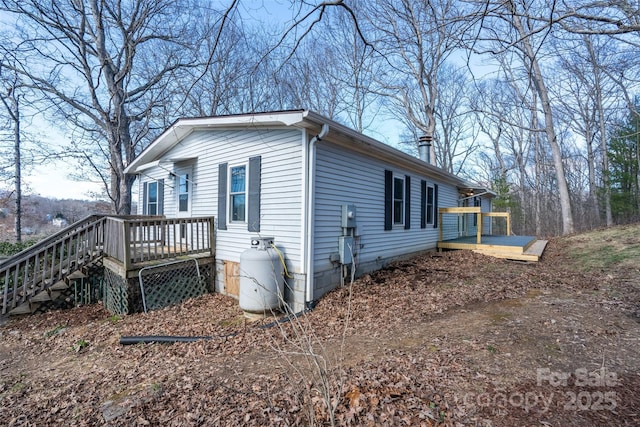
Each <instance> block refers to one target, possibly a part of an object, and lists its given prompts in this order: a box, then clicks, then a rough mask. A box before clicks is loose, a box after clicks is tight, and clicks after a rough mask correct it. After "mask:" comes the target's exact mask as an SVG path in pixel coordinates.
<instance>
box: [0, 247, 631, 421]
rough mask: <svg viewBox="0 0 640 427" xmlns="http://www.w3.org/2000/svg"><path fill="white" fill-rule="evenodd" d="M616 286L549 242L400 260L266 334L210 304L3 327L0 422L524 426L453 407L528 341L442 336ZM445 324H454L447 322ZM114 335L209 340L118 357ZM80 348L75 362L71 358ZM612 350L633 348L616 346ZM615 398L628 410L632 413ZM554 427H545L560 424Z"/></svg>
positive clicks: (500, 327) (207, 299) (84, 311)
mask: <svg viewBox="0 0 640 427" xmlns="http://www.w3.org/2000/svg"><path fill="white" fill-rule="evenodd" d="M608 274H610V273H609V272H608ZM615 277H616V276H615V275H613V276H611V277H607V276H606V275H602V276H598V275H594V274H589V275H587V274H584V273H580V272H577V271H576V270H575V269H572V267H571V264H570V263H569V262H568V261H567V260H566V259H565V258H564V257H563V251H562V248H561V247H560V246H559V244H557V243H555V242H552V243H551V244H550V245H549V246H548V247H547V250H546V252H545V255H544V258H543V260H542V261H541V262H540V263H538V264H521V263H513V262H509V261H504V260H498V259H493V258H489V257H486V256H482V255H478V254H474V253H471V252H464V251H458V252H447V253H443V254H426V255H423V256H420V257H417V258H415V259H412V260H409V261H402V262H398V263H395V264H392V265H389V266H388V267H387V268H385V269H383V270H381V271H378V272H373V273H370V274H366V275H364V276H363V277H361V278H360V279H358V280H357V281H356V282H355V283H354V284H353V285H352V286H353V287H352V289H351V291H352V292H351V293H352V300H351V304H350V305H349V304H347V298H348V297H349V294H350V292H349V291H350V290H349V289H347V288H343V289H337V290H335V291H334V292H331V293H330V294H328V295H326V296H325V297H324V298H323V299H321V300H320V301H319V303H318V305H317V307H316V309H315V310H314V311H312V312H311V313H309V314H307V315H305V316H303V317H301V318H300V319H298V320H299V322H300V323H291V322H290V323H288V324H282V325H279V326H276V327H273V328H268V329H258V328H256V327H255V326H257V325H258V324H259V323H258V324H248V323H247V322H246V321H245V320H244V318H243V316H242V313H241V311H240V310H239V308H238V304H237V301H235V300H233V299H231V298H228V297H224V296H222V295H219V294H215V295H205V296H202V297H200V298H197V299H193V300H189V301H185V302H184V303H183V304H181V305H179V306H175V307H168V308H164V309H161V310H157V311H152V312H149V313H147V314H135V315H130V316H125V317H123V318H114V317H113V316H111V315H110V314H109V313H108V312H106V311H105V310H104V309H103V308H102V307H101V306H100V305H94V306H85V307H79V308H76V309H72V310H67V311H58V312H49V313H45V314H41V315H35V316H30V317H25V318H20V319H12V320H11V321H10V322H9V323H8V324H6V325H4V326H3V327H2V328H0V371H1V372H2V376H1V378H2V379H1V380H0V419H1V420H8V423H9V424H11V423H13V425H25V424H39V425H47V424H73V425H101V424H108V425H114V426H119V425H127V426H128V425H167V426H183V425H187V426H188V425H233V426H236V425H255V426H259V425H293V426H295V425H309V424H313V423H315V424H319V425H323V424H328V423H330V420H331V419H332V417H334V418H333V419H334V421H335V422H336V423H337V424H340V425H394V426H395V425H406V426H415V425H418V426H435V425H465V424H472V423H474V422H477V421H478V420H479V419H481V418H483V417H485V418H486V419H490V420H493V421H494V425H519V424H527V418H526V415H527V414H524V416H523V415H522V414H520V413H515V415H514V414H513V413H510V414H507V415H504V414H502V415H501V414H495V413H489V412H488V411H484V412H483V411H482V410H479V409H478V408H472V407H466V406H464V405H460V404H459V402H458V400H456V399H458V398H459V397H460V392H461V391H462V390H466V389H468V388H471V389H473V387H477V388H482V389H487V390H491V388H490V387H492V383H491V381H490V379H491V375H490V370H489V368H488V367H478V366H477V365H475V364H474V363H475V362H474V360H475V359H474V358H473V357H471V356H472V355H480V356H482V357H486V358H493V359H487V360H492V363H496V366H492V367H490V368H491V369H492V370H493V371H496V372H500V369H501V368H500V366H499V365H497V363H504V361H503V359H501V358H506V357H509V358H510V359H509V360H513V359H515V357H511V353H510V352H509V351H507V350H505V351H503V350H502V349H503V348H508V347H507V346H508V345H511V344H509V343H508V342H506V341H499V340H500V339H503V338H502V337H504V340H507V339H510V340H511V341H510V342H511V343H513V342H525V341H526V340H525V339H524V338H523V332H522V330H521V329H515V328H516V327H519V325H520V324H519V323H517V322H516V321H515V320H514V319H513V318H512V316H511V315H510V314H509V313H507V311H500V312H499V313H498V314H496V315H495V316H493V317H489V318H488V320H487V322H488V323H487V324H489V325H491V327H492V328H494V329H492V330H491V331H487V334H489V333H491V340H490V341H488V340H487V339H486V336H478V335H474V336H465V335H464V334H463V335H462V336H460V334H461V333H458V332H456V334H454V329H455V330H456V331H460V330H462V331H463V332H464V325H458V324H455V323H453V322H456V321H458V320H456V319H460V318H464V319H470V318H472V316H473V315H474V314H475V313H476V311H477V310H479V308H482V307H483V305H485V304H488V303H490V302H494V301H502V300H510V299H513V298H523V297H525V296H526V295H529V294H532V293H535V292H541V291H540V290H546V289H562V290H563V291H566V290H575V291H581V290H588V291H589V292H591V290H592V289H593V288H594V285H595V284H597V286H598V287H600V288H605V287H607V286H609V285H612V284H614V283H615V281H616V278H615ZM629 292H631V291H629ZM587 294H588V292H585V295H587ZM629 295H631V294H629ZM583 296H584V295H583ZM627 300H628V298H624V299H623V298H620V299H616V300H615V304H609V301H614V300H613V298H609V299H604V298H600V299H599V301H602V303H600V304H597V308H598V310H600V312H598V313H599V315H602V312H615V311H616V310H622V309H625V307H626V306H625V304H626V302H625V301H627ZM567 304H573V303H570V302H568V303H567ZM349 307H350V308H349ZM460 307H463V308H460ZM612 307H614V309H612ZM510 308H512V309H514V310H519V309H520V307H517V306H516V305H512V306H510ZM561 308H562V310H565V311H566V307H558V306H557V305H555V306H554V305H549V306H548V307H547V308H545V310H548V311H552V310H560V309H561ZM589 310H594V308H593V306H591V305H587V306H585V307H584V309H583V311H584V315H585V316H588V315H589V313H590V312H589ZM451 313H456V316H457V317H456V316H451V319H449V317H448V316H449V315H450V314H451ZM554 316H555V317H551V316H548V317H546V319H547V320H548V323H549V324H548V325H546V326H545V325H544V321H542V322H541V323H540V325H541V327H545V328H546V329H548V330H549V334H551V335H552V336H551V335H550V338H551V339H552V342H556V340H559V342H558V345H560V344H562V346H564V347H566V346H567V345H568V344H567V343H566V342H565V341H563V340H561V338H565V335H562V334H564V333H565V329H563V327H566V325H567V323H566V322H569V320H570V319H569V318H565V317H559V314H558V313H555V314H554ZM542 318H543V319H544V317H542ZM549 319H551V320H549ZM271 320H272V319H269V320H267V321H265V322H264V323H268V322H269V321H271ZM517 320H518V321H520V319H517ZM552 320H555V321H556V322H553V321H552ZM347 325H348V326H347ZM434 325H439V326H438V327H439V328H440V329H436V330H434V329H433V328H434ZM606 325H609V324H608V323H603V328H604V326H606ZM345 327H346V330H345ZM529 327H537V326H536V325H535V324H531V325H529ZM606 327H607V329H606V331H605V330H604V329H602V328H601V329H602V331H604V332H602V333H598V334H596V333H594V334H595V335H598V338H601V339H608V337H609V336H610V335H611V334H612V333H613V332H611V334H610V333H608V332H607V331H609V330H611V331H613V330H614V328H613V327H610V326H606ZM584 329H585V330H586V329H587V328H586V327H585V328H584ZM591 330H593V331H596V332H597V331H600V329H597V328H591ZM427 331H429V332H427ZM616 331H617V329H616ZM605 332H607V333H605ZM571 333H573V331H571ZM616 333H617V332H616ZM470 334H471V332H470ZM122 335H127V336H132V335H181V336H211V337H214V339H212V340H210V341H198V342H194V343H176V344H173V345H159V344H151V345H132V346H126V347H124V346H120V345H119V344H118V338H119V337H120V336H122ZM343 336H344V337H345V338H344V341H343ZM494 340H496V341H495V342H494ZM83 341H84V342H86V343H87V345H85V346H84V347H83V348H82V349H81V351H80V352H79V354H76V353H75V352H74V351H73V350H72V348H73V346H74V345H77V344H78V343H80V342H83ZM498 341H499V342H498ZM625 343H626V344H625ZM623 344H624V345H628V346H632V345H633V344H634V342H633V341H631V340H629V341H628V342H626V341H624V340H617V341H616V342H615V343H613V344H612V345H617V346H621V345H623ZM581 345H584V344H581ZM564 347H563V348H564ZM490 348H493V349H496V351H493V352H492V351H491V350H490ZM548 351H549V352H553V354H556V353H557V349H556V348H549V349H548ZM507 354H509V356H506V355H507ZM620 354H629V355H631V354H632V353H631V352H629V353H622V352H621V353H620ZM314 355H315V356H314ZM316 356H320V357H316ZM538 356H539V355H538V354H532V355H527V357H528V358H527V357H524V356H523V355H522V354H520V355H519V357H522V365H521V366H522V369H531V360H537V359H535V358H536V357H538ZM629 357H631V356H629ZM630 360H631V359H630ZM494 377H495V376H494ZM624 390H628V392H629V393H632V388H630V387H629V388H625V389H624ZM327 392H328V393H327ZM624 396H625V397H624V399H626V400H622V399H621V402H623V403H624V404H626V405H627V406H628V407H633V405H635V404H637V399H636V400H633V398H630V397H629V396H628V395H626V394H625V395H624ZM333 410H335V412H333ZM625 413H627V414H628V412H625ZM509 417H512V418H509ZM513 417H515V418H513ZM567 417H569V418H567V419H568V420H571V418H570V417H571V414H569V415H567ZM558 419H559V420H560V421H559V422H554V423H552V424H553V425H559V424H562V425H566V424H570V423H564V422H562V421H567V419H562V418H558ZM513 420H516V421H517V422H515V424H514V423H510V421H513ZM546 420H547V419H540V420H539V421H541V422H543V421H544V422H546Z"/></svg>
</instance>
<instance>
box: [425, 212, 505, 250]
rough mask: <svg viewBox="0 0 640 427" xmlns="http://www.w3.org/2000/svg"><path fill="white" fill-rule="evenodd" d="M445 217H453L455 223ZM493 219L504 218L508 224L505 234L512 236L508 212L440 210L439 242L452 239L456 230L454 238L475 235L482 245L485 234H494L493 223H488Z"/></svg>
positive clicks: (477, 241)
mask: <svg viewBox="0 0 640 427" xmlns="http://www.w3.org/2000/svg"><path fill="white" fill-rule="evenodd" d="M445 215H446V216H447V217H452V218H453V221H447V220H446V217H445ZM493 218H503V219H504V220H505V222H506V224H505V230H504V231H505V232H504V233H503V234H505V235H507V236H509V235H511V216H510V214H509V213H508V212H482V210H481V208H480V207H452V208H440V209H438V220H439V224H440V227H439V230H438V241H439V242H442V241H443V240H447V239H451V238H452V237H451V236H450V234H451V233H452V231H451V230H455V234H456V235H455V236H454V237H460V236H462V235H464V236H469V235H475V237H476V243H477V244H478V245H480V244H482V236H483V234H493V225H492V224H491V222H486V221H491V220H492V219H493ZM445 228H446V229H447V230H445ZM471 233H472V234H471Z"/></svg>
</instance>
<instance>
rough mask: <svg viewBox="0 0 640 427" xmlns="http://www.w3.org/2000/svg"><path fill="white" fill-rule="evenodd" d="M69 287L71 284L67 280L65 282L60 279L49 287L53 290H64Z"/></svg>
mask: <svg viewBox="0 0 640 427" xmlns="http://www.w3.org/2000/svg"><path fill="white" fill-rule="evenodd" d="M68 288H69V285H67V282H65V281H64V280H60V281H59V282H56V283H54V284H53V285H51V286H49V289H51V290H52V291H64V290H65V289H68Z"/></svg>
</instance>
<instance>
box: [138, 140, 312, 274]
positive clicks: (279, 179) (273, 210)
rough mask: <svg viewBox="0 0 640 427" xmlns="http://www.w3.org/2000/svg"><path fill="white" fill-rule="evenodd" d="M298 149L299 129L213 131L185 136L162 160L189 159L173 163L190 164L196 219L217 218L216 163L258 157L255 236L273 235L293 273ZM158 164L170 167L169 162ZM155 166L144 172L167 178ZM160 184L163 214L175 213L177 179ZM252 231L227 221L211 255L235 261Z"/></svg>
mask: <svg viewBox="0 0 640 427" xmlns="http://www.w3.org/2000/svg"><path fill="white" fill-rule="evenodd" d="M302 150H303V147H302V131H300V130H297V129H271V130H269V129H260V130H253V129H230V130H219V129H218V130H213V131H196V132H194V133H192V134H190V135H189V136H187V137H186V138H185V139H183V140H182V141H180V142H179V143H178V144H177V145H176V146H174V147H173V148H172V149H171V150H169V151H168V152H167V153H165V154H164V155H163V156H162V158H163V159H183V160H184V159H190V160H188V161H186V162H181V163H178V164H176V166H175V167H180V168H181V170H182V168H183V167H184V165H190V166H191V168H192V176H191V178H190V179H191V180H192V181H193V183H194V184H192V186H191V197H192V198H191V201H190V202H191V209H190V216H194V217H196V216H211V215H213V216H217V212H218V197H217V196H218V188H217V185H218V165H219V164H221V163H228V165H229V166H235V165H239V164H247V165H248V162H249V158H250V157H254V156H261V157H262V165H261V200H260V226H261V230H260V233H259V234H260V235H262V236H268V237H274V238H275V244H276V246H277V247H278V248H279V249H280V250H281V251H283V253H284V254H285V257H286V259H287V263H288V265H287V266H288V268H289V269H290V272H292V273H293V272H298V271H300V269H301V267H300V266H301V248H300V242H301V235H302V232H303V230H302V224H301V217H302V216H301V209H302V199H303V192H302V172H303V171H302V167H303V161H302V159H303V155H302V153H303V151H302ZM163 167H164V168H167V169H172V168H174V166H173V165H172V164H171V163H168V164H167V165H164V164H163ZM158 169H159V168H152V169H150V170H149V172H148V171H145V172H144V173H145V175H152V174H153V175H162V177H164V178H166V177H167V176H168V172H162V171H160V172H159V171H158ZM144 179H145V178H144V176H143V180H144ZM165 182H166V183H167V185H166V186H165V200H166V202H165V215H166V216H167V217H176V216H178V212H177V188H174V187H177V183H173V182H168V181H165ZM141 194H142V193H141ZM227 206H228V205H227ZM139 212H141V209H140V208H139ZM227 217H228V216H227ZM256 235H258V233H255V232H249V231H247V224H246V223H242V224H234V223H228V224H227V230H219V229H218V230H217V231H216V258H217V259H220V260H227V261H233V262H239V261H240V254H241V253H242V252H243V251H244V250H246V249H248V248H249V247H250V242H251V237H253V236H256Z"/></svg>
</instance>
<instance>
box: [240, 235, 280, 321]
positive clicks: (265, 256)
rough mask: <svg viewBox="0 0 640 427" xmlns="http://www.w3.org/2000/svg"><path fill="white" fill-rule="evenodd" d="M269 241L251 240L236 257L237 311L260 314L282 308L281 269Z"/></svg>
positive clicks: (269, 239)
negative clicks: (238, 306) (249, 244)
mask: <svg viewBox="0 0 640 427" xmlns="http://www.w3.org/2000/svg"><path fill="white" fill-rule="evenodd" d="M272 246H273V237H255V238H253V239H251V248H250V249H247V250H246V251H244V252H242V254H241V255H240V308H241V309H242V310H244V311H246V312H249V313H260V314H264V313H266V312H269V311H270V310H276V309H278V308H280V306H281V305H282V301H283V297H284V265H283V264H282V260H281V259H280V255H279V254H278V251H277V250H276V249H274V248H273V247H272Z"/></svg>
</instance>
